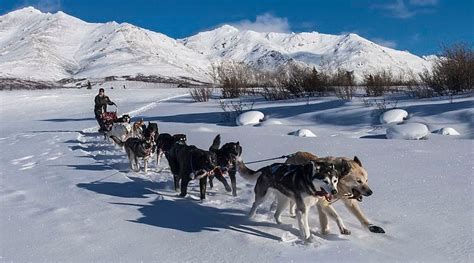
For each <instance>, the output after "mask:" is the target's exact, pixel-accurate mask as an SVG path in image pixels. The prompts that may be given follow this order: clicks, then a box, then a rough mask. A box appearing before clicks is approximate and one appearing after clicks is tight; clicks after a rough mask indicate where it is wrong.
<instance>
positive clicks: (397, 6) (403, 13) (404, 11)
mask: <svg viewBox="0 0 474 263" xmlns="http://www.w3.org/2000/svg"><path fill="white" fill-rule="evenodd" d="M374 8H377V9H382V10H387V11H388V12H389V13H390V15H391V16H394V17H398V18H409V17H412V16H414V15H415V11H411V10H410V9H408V7H407V6H406V5H405V2H403V0H397V1H395V2H394V3H391V4H386V5H376V6H374Z"/></svg>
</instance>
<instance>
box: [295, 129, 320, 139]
mask: <svg viewBox="0 0 474 263" xmlns="http://www.w3.org/2000/svg"><path fill="white" fill-rule="evenodd" d="M291 134H292V135H295V136H298V137H316V134H314V133H313V132H312V131H311V130H309V129H306V128H303V129H299V130H297V131H294V132H292V133H291Z"/></svg>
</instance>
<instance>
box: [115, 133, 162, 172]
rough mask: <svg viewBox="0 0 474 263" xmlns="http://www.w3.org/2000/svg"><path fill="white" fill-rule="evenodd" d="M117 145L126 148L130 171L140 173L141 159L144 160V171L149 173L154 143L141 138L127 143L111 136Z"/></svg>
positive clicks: (131, 139) (130, 139) (129, 139)
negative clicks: (149, 160)
mask: <svg viewBox="0 0 474 263" xmlns="http://www.w3.org/2000/svg"><path fill="white" fill-rule="evenodd" d="M110 138H112V140H114V142H115V143H117V144H118V145H119V146H121V147H124V148H125V152H126V153H127V156H128V160H129V162H130V169H132V171H134V172H138V171H140V164H139V162H138V159H139V158H142V159H143V162H144V171H145V173H146V172H147V171H148V159H150V158H151V156H152V155H153V147H154V141H153V140H147V139H141V138H128V139H127V140H126V141H125V142H123V141H122V140H120V139H119V138H117V137H115V136H113V135H112V136H110Z"/></svg>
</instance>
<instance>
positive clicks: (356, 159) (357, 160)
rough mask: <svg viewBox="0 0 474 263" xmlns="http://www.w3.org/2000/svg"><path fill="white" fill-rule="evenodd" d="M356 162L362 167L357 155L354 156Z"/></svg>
mask: <svg viewBox="0 0 474 263" xmlns="http://www.w3.org/2000/svg"><path fill="white" fill-rule="evenodd" d="M354 162H356V163H357V164H358V165H360V167H362V163H361V162H360V160H359V158H357V156H354Z"/></svg>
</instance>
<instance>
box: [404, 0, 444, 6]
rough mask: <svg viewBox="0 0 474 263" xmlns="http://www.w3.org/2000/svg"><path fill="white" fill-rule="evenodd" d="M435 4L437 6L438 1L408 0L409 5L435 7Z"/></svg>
mask: <svg viewBox="0 0 474 263" xmlns="http://www.w3.org/2000/svg"><path fill="white" fill-rule="evenodd" d="M437 4H438V0H410V5H417V6H435V5H437Z"/></svg>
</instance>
